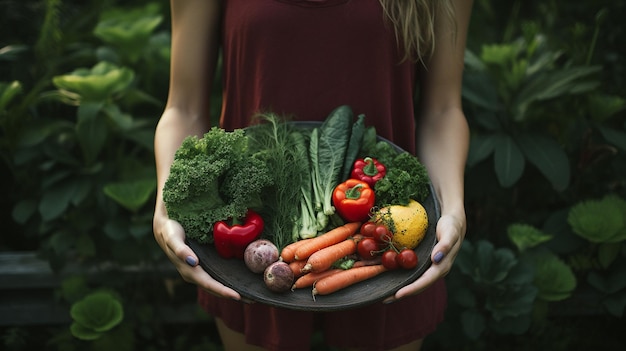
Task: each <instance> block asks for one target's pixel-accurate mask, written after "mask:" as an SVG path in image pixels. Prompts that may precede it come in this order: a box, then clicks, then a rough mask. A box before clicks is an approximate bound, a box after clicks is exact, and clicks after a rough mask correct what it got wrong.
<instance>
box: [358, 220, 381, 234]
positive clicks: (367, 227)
mask: <svg viewBox="0 0 626 351" xmlns="http://www.w3.org/2000/svg"><path fill="white" fill-rule="evenodd" d="M376 226H377V224H376V223H374V222H365V223H363V224H361V230H360V233H361V235H363V236H370V237H373V236H374V231H375V229H376Z"/></svg>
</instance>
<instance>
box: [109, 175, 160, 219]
mask: <svg viewBox="0 0 626 351" xmlns="http://www.w3.org/2000/svg"><path fill="white" fill-rule="evenodd" d="M155 191H156V180H154V179H140V180H131V181H126V182H118V183H109V184H107V185H106V186H105V187H104V193H105V194H106V195H107V196H109V197H110V198H112V199H113V200H115V202H117V203H118V204H119V205H121V206H123V207H124V208H126V209H127V210H129V211H132V212H136V211H138V210H139V209H140V208H141V207H143V205H145V204H146V202H148V200H149V199H150V197H151V196H152V194H153V193H154V192H155Z"/></svg>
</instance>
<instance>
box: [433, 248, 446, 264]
mask: <svg viewBox="0 0 626 351" xmlns="http://www.w3.org/2000/svg"><path fill="white" fill-rule="evenodd" d="M443 256H444V255H443V252H441V251H439V252H437V253H436V254H435V257H433V261H435V263H439V262H441V260H443Z"/></svg>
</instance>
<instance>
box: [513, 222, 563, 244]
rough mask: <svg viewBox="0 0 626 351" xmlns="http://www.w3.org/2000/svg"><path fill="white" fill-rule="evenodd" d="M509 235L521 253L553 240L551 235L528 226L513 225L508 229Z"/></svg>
mask: <svg viewBox="0 0 626 351" xmlns="http://www.w3.org/2000/svg"><path fill="white" fill-rule="evenodd" d="M507 235H508V237H509V239H511V241H512V242H513V244H515V246H516V247H517V249H518V250H519V251H525V250H527V249H529V248H532V247H536V246H538V245H540V244H542V243H544V242H547V241H549V240H550V239H552V236H551V235H548V234H545V233H543V232H542V231H541V230H539V229H537V228H535V227H533V226H531V225H527V224H520V223H516V224H511V225H509V226H508V227H507Z"/></svg>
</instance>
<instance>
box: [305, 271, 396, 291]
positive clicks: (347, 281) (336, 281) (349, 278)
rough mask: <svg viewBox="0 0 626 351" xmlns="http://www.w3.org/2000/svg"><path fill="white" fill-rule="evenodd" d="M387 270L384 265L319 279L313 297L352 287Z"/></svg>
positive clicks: (343, 272) (314, 287)
mask: <svg viewBox="0 0 626 351" xmlns="http://www.w3.org/2000/svg"><path fill="white" fill-rule="evenodd" d="M386 270H387V269H386V268H385V266H383V265H382V264H377V265H373V266H363V267H357V268H350V269H346V270H344V271H342V272H339V273H337V274H333V275H331V276H328V277H326V278H322V279H319V280H318V281H317V282H315V284H314V285H313V292H312V293H313V296H315V295H328V294H331V293H333V292H335V291H338V290H341V289H343V288H346V287H348V286H350V285H353V284H356V283H358V282H362V281H364V280H367V279H370V278H373V277H375V276H377V275H379V274H380V273H382V272H384V271H386Z"/></svg>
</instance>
